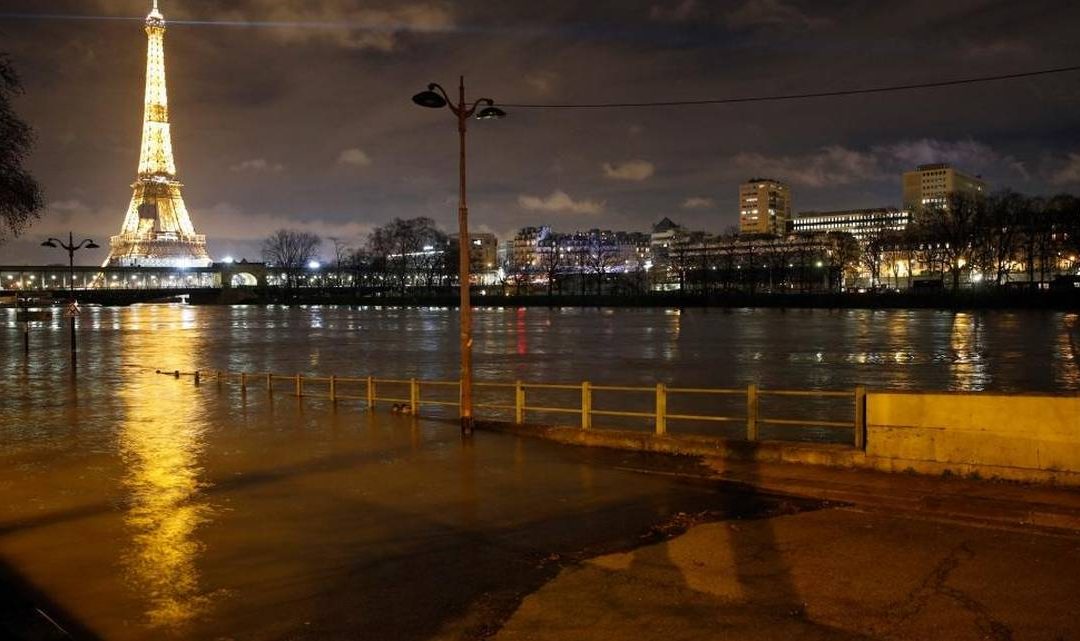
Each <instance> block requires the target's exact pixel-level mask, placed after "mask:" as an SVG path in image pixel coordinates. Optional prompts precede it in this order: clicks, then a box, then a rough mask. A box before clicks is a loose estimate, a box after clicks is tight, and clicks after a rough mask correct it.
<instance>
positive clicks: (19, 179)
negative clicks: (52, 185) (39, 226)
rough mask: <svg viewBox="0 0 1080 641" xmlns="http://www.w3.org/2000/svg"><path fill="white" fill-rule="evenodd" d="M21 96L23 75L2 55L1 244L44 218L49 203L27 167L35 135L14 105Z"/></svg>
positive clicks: (0, 91)
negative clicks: (40, 218)
mask: <svg viewBox="0 0 1080 641" xmlns="http://www.w3.org/2000/svg"><path fill="white" fill-rule="evenodd" d="M19 93H22V85H21V84H20V83H19V76H18V75H17V74H16V73H15V69H14V67H12V65H11V61H10V60H8V58H7V56H5V55H4V54H0V243H2V242H3V241H5V240H7V239H8V237H11V236H18V235H19V234H20V233H22V231H23V230H24V229H26V226H27V225H29V224H30V223H31V222H32V221H34V220H36V219H37V218H38V217H40V216H41V208H42V207H43V206H44V204H45V198H44V196H43V195H42V192H41V187H40V186H38V183H37V181H36V180H34V178H33V177H32V176H30V174H29V173H27V171H26V170H25V169H24V168H23V163H24V162H26V159H27V157H28V156H29V155H30V149H31V147H32V146H33V143H34V134H33V131H32V130H31V129H30V126H29V125H27V124H26V123H25V122H23V121H22V120H20V119H19V117H18V116H16V115H15V110H14V109H13V108H12V106H11V97H12V96H14V95H16V94H19Z"/></svg>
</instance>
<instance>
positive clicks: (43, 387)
mask: <svg viewBox="0 0 1080 641" xmlns="http://www.w3.org/2000/svg"><path fill="white" fill-rule="evenodd" d="M3 313H4V314H6V315H0V365H2V367H3V368H4V375H3V378H2V380H0V496H2V497H3V501H2V502H0V566H2V567H0V582H2V583H3V584H4V585H3V586H0V587H2V588H3V589H5V590H6V591H7V592H8V593H9V594H17V595H19V596H18V598H13V599H11V600H9V601H8V602H7V603H6V605H5V606H3V609H2V610H0V632H6V633H8V635H9V636H12V637H13V638H19V637H20V636H23V637H28V638H53V637H55V638H67V637H64V636H62V634H61V633H60V632H59V631H58V630H59V628H58V627H57V626H59V627H63V628H64V629H66V630H67V631H68V632H70V633H72V634H73V635H74V636H75V637H76V638H103V639H122V640H124V639H149V638H154V639H156V638H178V639H279V638H290V639H307V638H312V639H315V638H329V639H336V638H372V639H426V638H432V637H435V636H439V635H447V636H451V637H453V636H476V635H480V634H482V633H483V632H484V631H485V630H488V628H489V627H490V626H493V625H497V623H498V621H499V620H500V617H501V616H504V615H505V614H507V613H509V611H510V610H512V607H513V605H514V604H516V603H517V600H518V599H520V598H521V596H522V595H524V594H527V593H528V592H530V591H531V590H532V589H535V588H536V587H538V586H539V585H540V584H541V583H542V582H543V581H544V580H546V579H547V578H550V577H551V576H553V574H554V572H555V571H556V570H557V568H558V566H559V565H560V564H561V563H562V562H564V561H565V560H567V559H574V558H579V557H580V556H581V555H584V554H588V553H590V552H592V553H596V552H601V551H605V550H609V549H613V548H618V547H620V546H630V545H633V544H634V543H635V542H637V541H639V540H640V537H641V536H642V535H643V534H644V533H647V532H648V531H650V529H651V528H654V527H655V526H656V525H657V524H658V523H661V522H663V521H664V520H665V519H668V518H670V517H671V516H673V515H675V514H677V513H679V512H699V511H703V510H712V511H717V512H719V513H721V514H726V515H729V516H740V517H745V516H753V515H755V514H757V513H761V512H767V511H769V510H772V509H774V508H775V507H776V505H775V501H774V500H773V499H772V498H770V497H764V496H754V495H747V494H746V493H745V491H735V490H732V489H730V488H724V487H719V486H713V485H701V484H691V483H687V482H678V481H674V480H672V479H671V478H669V477H667V476H659V475H641V474H638V473H635V472H633V471H632V469H634V468H642V467H650V466H655V465H657V463H656V462H655V461H652V460H649V459H644V458H642V457H640V456H636V455H632V454H613V453H601V452H595V451H581V450H575V449H569V448H560V447H557V446H554V445H550V444H546V443H542V442H538V441H529V440H521V439H517V438H514V437H511V436H506V435H499V434H488V433H479V434H477V435H476V437H475V438H474V439H473V440H469V441H463V440H462V439H461V437H460V436H459V435H458V432H457V428H456V426H455V424H454V423H453V421H444V420H440V419H438V418H423V419H419V418H416V417H406V416H397V415H390V414H384V413H379V412H376V413H368V412H365V411H362V410H361V408H360V407H358V404H357V403H345V402H343V403H339V404H338V405H337V406H334V405H332V404H330V403H329V402H327V401H322V400H317V399H308V398H305V399H296V398H291V397H289V396H288V395H287V394H279V395H276V396H272V395H268V394H266V391H265V388H257V387H253V388H252V389H250V390H248V392H247V393H246V394H245V393H243V392H242V391H241V390H240V389H239V387H238V386H236V385H222V386H218V385H217V384H216V383H214V382H212V381H204V383H203V384H202V385H201V386H195V385H194V384H193V382H192V381H191V379H190V378H187V379H180V380H176V379H173V378H171V377H168V376H163V375H159V374H155V373H154V370H155V369H162V370H169V371H171V370H174V369H175V370H182V371H193V370H195V369H201V370H204V371H206V370H216V369H222V370H234V371H250V372H256V371H258V372H265V371H275V372H281V373H297V372H299V373H304V374H323V375H329V374H337V375H352V376H366V375H367V374H375V375H378V376H382V377H387V378H409V377H421V378H427V379H451V378H455V377H456V372H457V365H456V362H457V352H456V344H457V327H456V323H455V318H456V313H455V312H454V310H445V309H374V308H368V309H347V308H345V309H338V308H281V307H271V308H263V307H258V308H255V307H250V308H217V307H216V308H195V307H186V306H137V307H132V308H127V309H90V310H87V311H86V313H85V315H84V316H83V317H82V318H81V319H80V323H81V328H80V347H81V350H82V351H81V353H80V366H79V368H78V369H77V370H72V368H71V366H70V364H69V362H68V359H67V353H66V348H67V332H66V328H65V327H64V325H63V321H62V320H59V319H58V320H57V321H56V322H54V323H47V324H45V325H44V326H34V327H32V328H31V333H30V355H29V357H25V356H24V354H23V351H22V332H21V329H20V328H19V327H18V326H17V325H16V324H15V321H14V316H13V314H12V313H10V312H9V311H6V310H5V311H4V312H3ZM476 324H477V332H476V335H477V342H476V351H475V359H476V365H477V373H478V378H479V379H483V380H498V381H512V380H516V379H522V380H528V381H543V382H571V383H577V382H580V381H581V380H583V379H589V380H592V381H593V382H595V383H608V384H631V385H652V384H655V383H656V382H667V383H669V384H671V385H683V386H687V387H697V386H712V387H738V386H742V385H745V384H747V383H749V382H756V383H758V384H760V385H762V386H763V387H784V388H796V389H844V388H849V387H851V386H853V385H856V384H864V385H866V386H868V387H870V388H872V389H882V388H884V389H939V390H1002V391H1037V392H1074V391H1075V390H1076V389H1077V384H1078V381H1080V374H1078V370H1077V368H1078V361H1077V358H1076V354H1077V351H1076V345H1077V339H1076V334H1077V331H1078V318H1077V315H1076V314H1054V313H977V314H976V313H973V314H964V313H946V312H934V311H917V312H916V311H911V312H907V311H837V312H830V311H824V310H790V311H787V312H784V311H781V310H763V311H749V310H730V311H724V310H689V311H684V312H678V311H677V310H653V309H649V310H598V309H556V310H547V309H543V310H538V309H527V310H524V309H522V310H516V309H490V310H479V311H478V313H477V315H476ZM740 492H741V493H740ZM39 610H40V611H39ZM13 631H15V632H13ZM27 631H30V632H27ZM358 631H361V632H362V634H360V635H359V636H358V634H357V632H358ZM49 635H52V636H49Z"/></svg>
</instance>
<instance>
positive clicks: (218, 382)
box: [216, 370, 221, 387]
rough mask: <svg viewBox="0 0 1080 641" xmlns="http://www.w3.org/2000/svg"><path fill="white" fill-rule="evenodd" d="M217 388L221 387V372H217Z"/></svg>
mask: <svg viewBox="0 0 1080 641" xmlns="http://www.w3.org/2000/svg"><path fill="white" fill-rule="evenodd" d="M216 378H217V386H218V387H221V370H217V376H216Z"/></svg>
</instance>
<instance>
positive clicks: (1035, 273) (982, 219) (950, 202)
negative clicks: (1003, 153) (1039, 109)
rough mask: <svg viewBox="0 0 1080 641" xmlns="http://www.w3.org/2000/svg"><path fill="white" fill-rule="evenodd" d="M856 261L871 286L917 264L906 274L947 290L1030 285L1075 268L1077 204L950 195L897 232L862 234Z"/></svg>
mask: <svg viewBox="0 0 1080 641" xmlns="http://www.w3.org/2000/svg"><path fill="white" fill-rule="evenodd" d="M860 259H861V264H862V266H863V267H864V268H865V270H866V272H867V273H869V275H870V280H871V282H872V283H874V284H880V283H886V282H887V281H888V280H889V279H890V278H891V279H892V280H893V283H894V284H895V283H898V282H899V278H900V276H901V275H902V274H900V273H899V272H900V270H901V269H903V268H904V266H908V269H909V270H910V268H911V266H917V267H918V270H919V272H920V273H917V274H913V276H914V277H916V278H919V277H922V278H930V279H938V280H941V281H943V282H945V283H947V284H948V285H949V286H950V287H951V288H952V289H958V288H960V286H961V284H962V283H964V282H968V283H971V284H972V285H976V286H979V287H998V288H1000V287H1005V286H1007V285H1009V284H1010V283H1017V282H1020V283H1027V284H1029V285H1031V286H1035V285H1036V284H1038V283H1045V282H1047V281H1049V280H1051V279H1053V278H1054V277H1055V276H1057V275H1059V274H1063V273H1073V274H1075V273H1076V271H1077V269H1078V268H1080V199H1078V198H1077V197H1075V196H1072V195H1067V194H1062V195H1058V196H1053V197H1050V198H1042V197H1029V196H1024V195H1021V194H1018V193H1015V192H1012V191H1003V192H999V193H996V194H992V195H990V196H987V197H971V196H967V195H964V194H952V195H950V196H949V197H948V199H947V202H946V203H945V205H944V206H941V207H936V208H928V209H925V210H922V211H920V212H917V213H916V214H915V217H914V220H913V221H912V223H911V224H910V225H909V226H908V227H907V229H905V230H903V231H892V230H885V229H880V230H876V231H874V232H872V233H871V234H869V235H868V237H867V238H866V239H865V244H864V247H863V248H862V252H861V254H860Z"/></svg>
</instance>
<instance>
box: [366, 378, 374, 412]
mask: <svg viewBox="0 0 1080 641" xmlns="http://www.w3.org/2000/svg"><path fill="white" fill-rule="evenodd" d="M367 406H368V409H369V410H373V409H375V379H374V378H372V377H370V376H368V377H367Z"/></svg>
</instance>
